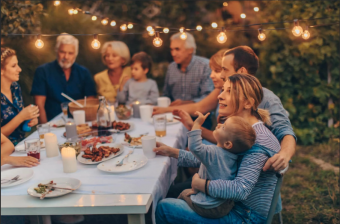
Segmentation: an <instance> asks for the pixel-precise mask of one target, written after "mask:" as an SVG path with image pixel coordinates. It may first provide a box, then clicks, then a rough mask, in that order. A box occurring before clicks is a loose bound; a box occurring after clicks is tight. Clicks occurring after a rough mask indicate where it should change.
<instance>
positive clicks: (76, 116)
mask: <svg viewBox="0 0 340 224" xmlns="http://www.w3.org/2000/svg"><path fill="white" fill-rule="evenodd" d="M73 120H74V123H75V124H76V125H80V124H85V123H86V121H85V111H84V110H75V111H73Z"/></svg>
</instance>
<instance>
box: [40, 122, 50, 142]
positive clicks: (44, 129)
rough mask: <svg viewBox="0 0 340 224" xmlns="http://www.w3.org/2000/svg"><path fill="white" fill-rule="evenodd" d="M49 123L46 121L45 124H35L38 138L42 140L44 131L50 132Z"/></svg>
mask: <svg viewBox="0 0 340 224" xmlns="http://www.w3.org/2000/svg"><path fill="white" fill-rule="evenodd" d="M50 128H51V127H50V124H49V123H46V124H39V125H37V130H38V133H39V138H40V139H42V140H44V136H45V134H46V133H48V132H50Z"/></svg>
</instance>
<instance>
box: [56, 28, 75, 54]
mask: <svg viewBox="0 0 340 224" xmlns="http://www.w3.org/2000/svg"><path fill="white" fill-rule="evenodd" d="M62 44H72V45H73V46H74V47H75V48H76V56H77V55H78V52H79V40H78V39H77V38H75V37H74V36H72V35H69V34H67V33H62V34H61V35H59V36H58V37H57V44H56V45H55V52H56V53H58V50H59V47H60V45H62Z"/></svg>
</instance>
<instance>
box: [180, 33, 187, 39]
mask: <svg viewBox="0 0 340 224" xmlns="http://www.w3.org/2000/svg"><path fill="white" fill-rule="evenodd" d="M179 38H181V39H182V40H185V39H187V34H186V33H185V32H182V33H181V35H180V36H179Z"/></svg>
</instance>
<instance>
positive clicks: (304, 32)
mask: <svg viewBox="0 0 340 224" xmlns="http://www.w3.org/2000/svg"><path fill="white" fill-rule="evenodd" d="M309 37H310V33H309V30H308V26H306V29H305V31H303V34H302V38H303V39H305V40H308V39H309Z"/></svg>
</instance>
